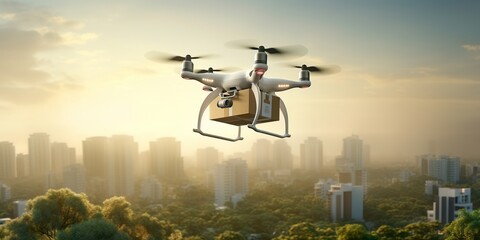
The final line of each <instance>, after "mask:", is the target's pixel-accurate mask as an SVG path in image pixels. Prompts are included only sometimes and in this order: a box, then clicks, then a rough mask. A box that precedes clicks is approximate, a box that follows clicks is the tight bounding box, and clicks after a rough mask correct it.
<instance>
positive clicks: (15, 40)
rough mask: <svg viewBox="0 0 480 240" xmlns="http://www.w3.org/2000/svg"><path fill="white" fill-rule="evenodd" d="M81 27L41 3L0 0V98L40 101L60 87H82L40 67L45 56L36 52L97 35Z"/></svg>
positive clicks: (74, 89)
mask: <svg viewBox="0 0 480 240" xmlns="http://www.w3.org/2000/svg"><path fill="white" fill-rule="evenodd" d="M83 27H84V24H83V23H81V22H79V21H75V20H70V19H67V18H65V17H63V16H60V15H58V14H54V13H51V12H50V11H48V10H47V9H44V8H42V7H38V6H33V5H29V4H26V3H20V2H14V1H2V0H0V39H1V40H0V53H1V54H0V89H1V90H0V101H3V102H10V103H14V104H28V103H30V104H31V103H39V102H42V101H43V100H48V99H49V98H51V97H53V96H56V95H57V94H59V93H60V92H61V91H76V90H78V89H81V86H80V85H78V84H75V83H74V82H72V80H71V79H67V78H65V77H64V76H57V75H58V73H52V72H49V71H47V70H42V69H41V68H40V66H41V64H42V62H45V61H48V59H42V60H39V59H38V58H37V56H38V55H39V54H41V53H45V52H48V51H51V50H55V49H59V48H61V47H64V46H72V45H81V44H85V43H87V42H88V41H91V40H93V39H95V38H97V34H95V33H88V32H87V33H85V32H78V30H79V29H82V28H83Z"/></svg>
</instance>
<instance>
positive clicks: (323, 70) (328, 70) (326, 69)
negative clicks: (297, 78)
mask: <svg viewBox="0 0 480 240" xmlns="http://www.w3.org/2000/svg"><path fill="white" fill-rule="evenodd" d="M290 67H294V68H301V69H302V70H308V71H309V72H311V73H315V74H333V73H337V72H340V70H341V68H340V67H339V66H336V65H329V66H323V67H317V66H307V65H302V66H299V65H290Z"/></svg>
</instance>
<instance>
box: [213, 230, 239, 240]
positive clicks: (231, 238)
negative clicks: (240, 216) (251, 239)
mask: <svg viewBox="0 0 480 240" xmlns="http://www.w3.org/2000/svg"><path fill="white" fill-rule="evenodd" d="M215 240H246V238H245V237H244V236H243V235H242V234H240V233H239V232H234V231H225V232H223V233H221V234H219V235H218V236H216V237H215Z"/></svg>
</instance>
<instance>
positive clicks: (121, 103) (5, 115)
mask: <svg viewBox="0 0 480 240" xmlns="http://www.w3.org/2000/svg"><path fill="white" fill-rule="evenodd" d="M479 11H480V2H478V1H445V0H435V1H434V0H425V1H413V0H406V1H379V0H378V1H375V0H368V1H353V0H351V1H320V0H312V1H286V0H265V1H253V0H246V1H189V2H184V1H153V0H151V1H148V0H140V1H133V0H121V1H89V0H86V1H60V0H45V1H5V0H0V114H1V115H0V116H2V117H1V124H0V141H9V142H13V143H14V144H15V146H16V149H17V153H26V152H27V139H28V136H29V135H30V134H32V133H35V132H46V133H48V134H50V139H51V141H52V142H66V143H67V144H69V145H70V146H73V147H76V148H77V152H78V153H81V141H82V140H84V139H85V138H87V137H92V136H111V135H114V134H127V135H132V136H134V137H135V140H136V141H137V142H139V144H140V149H141V150H145V149H147V148H148V142H149V141H153V140H155V139H157V138H160V137H175V138H177V139H178V140H181V141H182V152H183V153H184V155H194V153H195V150H196V149H197V148H202V147H207V146H214V147H216V148H217V149H219V150H220V151H222V152H225V153H227V154H228V153H233V152H244V151H248V150H249V149H250V148H251V146H252V144H254V143H255V141H256V140H257V139H260V138H266V139H269V140H272V141H274V140H276V139H275V138H272V137H269V136H266V135H261V134H259V133H256V132H253V131H252V130H250V129H248V128H246V127H243V129H242V133H243V135H244V137H245V140H243V141H240V142H235V143H231V142H225V141H221V140H217V139H209V138H206V137H203V136H200V135H198V134H196V133H194V132H193V131H192V129H193V128H194V127H195V126H196V121H197V115H198V110H199V107H200V105H201V103H202V101H203V99H204V97H206V95H207V93H206V92H205V91H202V90H201V89H202V85H201V84H200V83H198V82H193V81H187V80H184V79H182V78H181V77H180V76H179V73H178V72H179V69H180V65H179V64H170V63H164V64H162V63H156V62H152V61H149V60H148V59H147V58H146V57H145V54H146V53H147V52H149V51H159V52H165V53H171V54H177V55H185V54H192V55H201V54H212V55H213V57H212V58H210V59H200V60H197V61H194V64H195V67H197V68H207V67H210V66H212V67H217V68H221V67H230V68H236V69H242V70H243V69H244V70H249V69H250V68H251V66H252V64H253V58H254V53H255V52H252V51H247V50H239V49H231V48H228V47H226V43H228V42H231V41H236V40H242V39H248V40H249V41H254V42H256V43H259V44H262V45H266V46H269V47H277V46H286V45H292V44H301V45H303V46H305V47H307V48H308V50H309V51H308V54H307V55H306V56H303V57H301V58H294V59H274V58H270V60H269V70H268V72H267V73H266V75H265V76H266V77H278V78H286V79H292V80H295V79H297V77H298V70H297V69H291V68H288V67H286V66H285V63H292V64H304V63H305V64H308V65H320V66H321V65H338V66H340V67H341V69H342V71H341V72H339V73H337V74H333V75H312V86H311V87H310V88H307V89H293V90H290V91H285V92H281V93H279V94H278V95H279V96H280V97H281V98H282V99H283V101H284V102H285V104H286V106H287V109H288V111H289V112H288V113H289V118H290V119H289V120H290V133H291V135H292V137H291V138H289V139H286V141H287V142H288V143H289V144H290V145H291V147H292V150H293V152H294V154H298V149H299V144H300V143H301V142H303V140H304V139H305V138H307V137H309V136H314V137H317V138H319V139H321V140H322V141H323V145H324V152H325V154H326V155H327V156H335V155H339V154H340V153H341V144H342V139H343V138H345V137H348V136H350V135H352V134H356V135H359V136H360V138H362V139H363V140H364V142H366V143H368V144H369V145H370V146H371V154H372V160H378V161H383V160H387V159H390V158H392V156H393V157H396V158H398V159H412V158H413V156H414V155H416V154H422V153H426V152H427V151H428V143H429V142H430V141H435V143H436V145H437V152H438V153H445V154H452V155H458V156H462V157H466V158H469V157H477V156H479V155H480V150H478V149H480V148H479V147H480V126H479V124H480V31H478V23H479V22H480V14H478V12H479ZM204 122H205V125H204V128H205V129H204V130H205V131H210V132H215V133H220V134H224V135H227V136H232V137H233V136H235V135H236V128H235V127H233V126H229V125H224V124H220V123H215V122H210V121H208V118H207V117H205V118H204ZM262 127H264V128H267V129H269V130H272V131H276V132H283V122H279V123H273V124H263V125H262Z"/></svg>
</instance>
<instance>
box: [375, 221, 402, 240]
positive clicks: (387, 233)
mask: <svg viewBox="0 0 480 240" xmlns="http://www.w3.org/2000/svg"><path fill="white" fill-rule="evenodd" d="M373 234H374V235H375V236H376V237H377V238H378V239H379V240H390V239H398V236H397V230H396V229H395V228H393V227H391V226H388V225H382V226H380V227H379V228H377V230H375V231H374V232H373Z"/></svg>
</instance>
